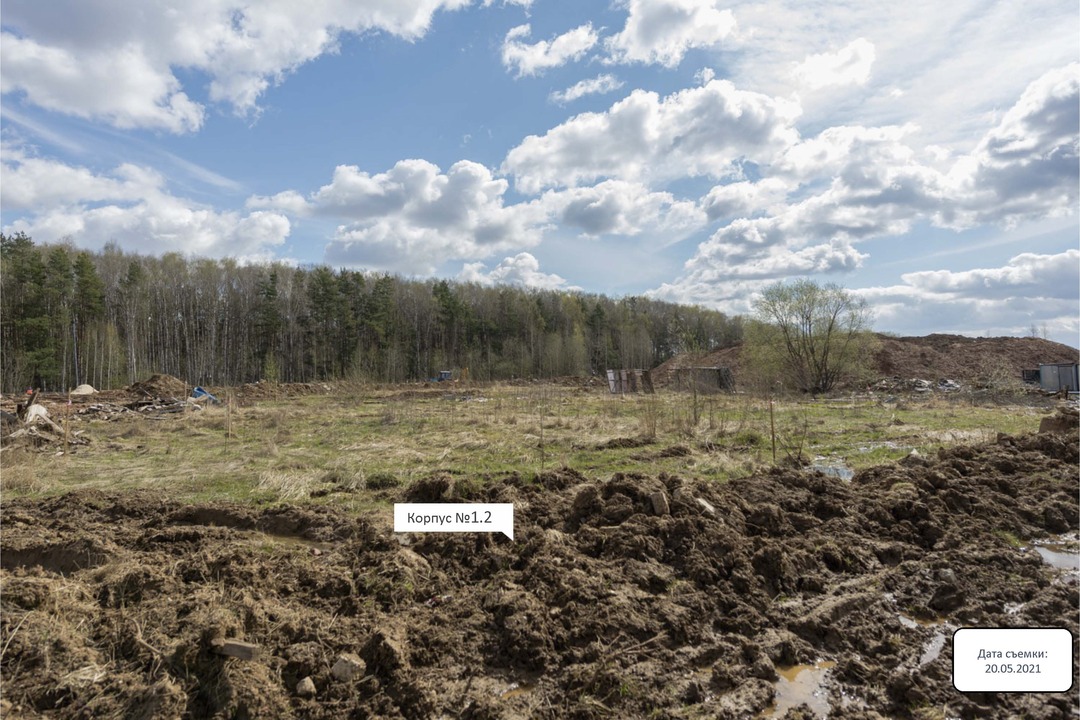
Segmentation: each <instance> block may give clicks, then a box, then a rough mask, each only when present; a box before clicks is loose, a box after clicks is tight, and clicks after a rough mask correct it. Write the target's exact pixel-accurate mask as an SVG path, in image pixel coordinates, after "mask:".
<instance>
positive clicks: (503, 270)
mask: <svg viewBox="0 0 1080 720" xmlns="http://www.w3.org/2000/svg"><path fill="white" fill-rule="evenodd" d="M457 279H458V280H460V281H462V282H474V283H479V284H481V285H489V286H490V285H519V286H521V287H530V288H539V289H542V290H580V289H581V288H579V287H576V286H573V285H569V284H568V283H567V281H566V279H565V278H562V277H560V276H558V275H555V274H551V273H543V272H540V263H539V262H538V261H537V259H536V258H535V257H533V256H532V254H530V253H527V252H522V253H518V254H517V255H515V256H514V257H508V258H504V259H503V261H502V262H500V263H499V264H498V265H497V266H495V268H494V269H493V270H492V271H491V272H487V266H486V265H484V263H481V262H475V263H465V266H464V267H463V268H462V270H461V272H460V273H459V274H458V277H457Z"/></svg>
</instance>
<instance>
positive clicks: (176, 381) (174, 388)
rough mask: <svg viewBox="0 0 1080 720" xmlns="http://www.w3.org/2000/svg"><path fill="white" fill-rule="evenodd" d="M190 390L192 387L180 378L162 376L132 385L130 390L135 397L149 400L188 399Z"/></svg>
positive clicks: (158, 375)
mask: <svg viewBox="0 0 1080 720" xmlns="http://www.w3.org/2000/svg"><path fill="white" fill-rule="evenodd" d="M190 390H191V386H189V385H188V384H187V383H186V382H184V381H183V380H181V379H180V378H177V377H173V376H172V375H162V374H157V375H153V376H151V377H149V378H147V379H146V380H140V381H139V382H136V383H132V385H131V387H129V388H128V392H130V393H132V394H133V395H136V396H139V397H149V398H186V397H187V396H188V393H189V392H190Z"/></svg>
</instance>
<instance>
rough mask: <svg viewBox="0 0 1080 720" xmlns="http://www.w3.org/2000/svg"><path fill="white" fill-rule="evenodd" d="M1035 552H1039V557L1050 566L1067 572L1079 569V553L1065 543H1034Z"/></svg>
mask: <svg viewBox="0 0 1080 720" xmlns="http://www.w3.org/2000/svg"><path fill="white" fill-rule="evenodd" d="M1035 552H1037V553H1039V557H1041V558H1042V560H1043V562H1044V563H1046V564H1047V565H1049V566H1050V567H1055V568H1057V569H1058V570H1068V571H1069V572H1078V571H1080V553H1078V552H1076V551H1075V550H1072V549H1070V548H1068V547H1067V546H1065V545H1056V544H1053V545H1051V544H1047V545H1036V546H1035Z"/></svg>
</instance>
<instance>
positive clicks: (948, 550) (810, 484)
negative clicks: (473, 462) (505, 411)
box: [0, 435, 1080, 719]
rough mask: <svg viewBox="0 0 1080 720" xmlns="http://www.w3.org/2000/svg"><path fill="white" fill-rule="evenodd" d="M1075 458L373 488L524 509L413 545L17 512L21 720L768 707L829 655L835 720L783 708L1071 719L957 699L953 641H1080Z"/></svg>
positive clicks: (15, 691)
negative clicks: (1067, 539) (798, 668)
mask: <svg viewBox="0 0 1080 720" xmlns="http://www.w3.org/2000/svg"><path fill="white" fill-rule="evenodd" d="M1077 463H1078V448H1077V441H1076V438H1075V436H1073V437H1067V436H1055V435H1040V436H1030V437H1023V438H1011V437H1005V436H1002V437H1001V438H1000V439H999V441H998V442H997V443H993V444H988V445H984V446H979V447H967V448H954V449H951V450H943V451H942V452H941V453H940V455H939V456H938V457H935V458H932V459H924V458H919V457H911V458H909V459H907V460H905V461H903V462H901V463H897V464H890V465H886V466H882V467H878V468H873V469H870V470H867V471H864V472H862V473H860V474H858V475H857V476H856V477H855V478H854V480H852V481H851V482H844V481H841V480H839V479H836V478H831V477H826V476H824V475H821V474H816V473H811V472H805V471H795V470H780V469H778V470H775V471H773V472H770V473H767V474H763V475H758V476H755V477H750V478H746V479H742V480H738V481H733V482H730V483H727V484H714V483H698V482H685V481H683V480H680V479H679V478H675V477H669V476H660V477H648V476H627V475H616V476H614V477H612V478H610V479H608V480H604V481H592V480H588V479H586V478H584V477H582V476H580V475H577V474H575V473H573V472H570V471H563V472H556V473H549V474H545V475H541V476H539V477H537V478H521V477H517V476H512V477H507V478H503V479H501V480H497V481H492V482H489V483H487V484H479V483H473V482H469V481H467V480H465V479H458V480H456V481H454V480H453V479H451V478H450V477H434V478H430V479H428V480H425V481H421V482H419V483H417V484H415V485H413V486H411V487H409V488H406V489H405V490H403V491H388V492H397V493H400V494H399V495H397V496H391V495H386V496H384V497H386V498H388V499H389V498H392V499H397V500H400V499H408V500H411V501H443V500H446V501H453V500H470V501H491V502H513V503H514V504H515V512H516V541H515V542H510V541H509V540H507V539H505V538H503V537H502V536H497V537H496V536H493V535H488V534H466V535H460V534H440V533H431V534H427V535H417V536H411V537H410V538H399V537H396V536H394V534H393V533H392V532H390V528H389V527H388V526H387V523H388V517H389V509H387V511H386V512H385V513H384V515H385V516H386V517H385V518H383V519H380V520H378V521H377V522H375V523H374V524H373V522H369V521H365V520H357V519H352V518H348V517H345V516H343V515H340V514H338V513H336V512H335V511H333V510H331V509H325V508H306V509H302V508H296V507H288V506H286V507H277V508H272V509H266V510H261V511H256V510H253V509H250V508H245V507H240V506H233V505H226V504H215V505H203V506H178V505H176V504H173V503H170V502H163V501H161V500H160V499H159V497H157V496H156V495H154V494H151V493H147V494H145V495H138V494H128V495H115V496H113V495H102V494H96V493H95V494H90V493H75V494H70V495H66V496H63V497H59V498H51V499H45V500H34V501H32V500H16V501H12V502H8V503H5V504H4V506H3V509H2V522H3V528H4V533H3V554H2V556H0V564H2V571H0V579H2V581H3V583H2V609H3V613H2V616H0V631H2V632H0V647H2V648H3V656H2V660H0V667H2V670H3V675H4V684H3V710H4V713H3V714H4V716H5V717H35V716H38V715H39V714H47V715H48V716H49V717H58V718H91V717H139V718H175V717H198V718H203V717H207V718H209V717H213V718H236V717H253V718H254V717H260V718H261V717H266V718H271V717H273V718H286V717H304V718H341V717H385V718H401V717H403V718H433V717H463V718H518V717H536V718H552V719H554V718H602V717H603V718H607V717H619V718H658V717H661V718H690V717H695V718H696V717H718V718H752V717H756V716H758V713H761V712H762V711H766V710H767V709H768V708H769V706H770V703H771V702H773V701H774V695H775V694H776V693H777V689H778V688H782V687H784V685H783V683H782V682H781V681H780V680H779V679H778V676H777V672H778V669H780V670H783V669H784V668H785V667H786V666H791V665H797V664H803V663H805V664H810V663H814V662H815V661H819V660H821V661H830V662H832V663H835V665H834V666H832V667H831V669H828V670H822V671H820V672H821V673H822V674H823V675H824V681H823V682H824V684H823V689H824V695H823V696H822V697H816V698H815V697H812V696H807V697H805V698H804V699H805V700H806V701H807V702H811V703H823V704H824V706H823V707H817V708H816V709H815V707H813V706H812V705H805V706H801V707H796V708H795V709H793V710H791V711H790V712H787V711H786V710H784V709H782V708H783V707H785V706H784V705H783V701H784V698H783V697H779V698H777V699H778V700H780V701H781V709H780V710H778V711H777V713H776V715H775V716H780V715H782V714H783V713H785V712H786V713H787V714H786V717H788V718H812V717H815V716H819V717H821V716H824V714H825V713H829V715H830V717H835V718H880V717H887V718H925V717H962V718H983V717H1001V718H1005V717H1017V718H1020V717H1022V718H1045V719H1050V718H1065V717H1070V716H1072V715H1073V714H1074V713H1076V712H1077V710H1078V705H1077V699H1076V695H1075V693H1058V694H1038V693H1028V694H1025V693H1019V694H1004V693H1002V694H995V693H977V694H961V693H959V692H957V691H955V690H954V689H953V686H952V681H951V672H952V670H951V668H952V657H951V652H952V650H951V642H949V640H948V638H949V637H951V633H952V631H953V630H954V629H955V628H957V627H959V626H961V625H963V626H978V627H1064V628H1068V629H1069V630H1070V631H1071V632H1072V633H1073V635H1074V637H1077V636H1078V635H1080V633H1078V630H1080V628H1078V627H1077V615H1076V598H1077V592H1078V587H1077V575H1076V573H1074V572H1067V571H1061V570H1055V569H1054V568H1052V567H1050V566H1048V565H1046V564H1044V563H1043V562H1042V561H1041V560H1040V555H1039V554H1038V553H1036V551H1035V548H1034V547H1033V546H1032V543H1033V542H1034V541H1035V540H1036V539H1039V538H1048V537H1050V536H1055V535H1059V534H1061V533H1067V532H1075V531H1076V530H1077V523H1078V507H1077V494H1076V488H1077V483H1078V470H1077ZM380 517H382V516H380ZM401 540H406V542H405V544H403V543H402V542H400V541H401ZM224 640H229V641H234V640H235V641H240V643H251V644H254V645H255V646H256V647H255V648H252V647H250V646H247V645H243V644H240V643H232V646H233V647H236V648H239V650H238V653H239V654H240V655H245V656H251V655H255V654H256V651H258V654H257V657H254V658H253V659H241V658H236V657H226V656H223V655H222V654H221V650H222V648H223V646H222V644H221V643H222V641H224ZM227 646H228V644H227V645H226V647H227ZM348 653H352V654H354V655H355V657H349V656H347V654H348ZM1076 654H1077V650H1076V647H1074V655H1076ZM343 656H344V657H343ZM305 678H310V684H309V683H308V682H307V681H304V680H305ZM301 681H304V682H301ZM298 688H300V690H301V691H302V692H298ZM311 693H314V694H311ZM928 709H933V710H934V712H937V713H938V714H936V715H931V714H926V713H927V710H928Z"/></svg>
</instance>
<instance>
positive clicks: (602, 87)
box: [548, 73, 624, 105]
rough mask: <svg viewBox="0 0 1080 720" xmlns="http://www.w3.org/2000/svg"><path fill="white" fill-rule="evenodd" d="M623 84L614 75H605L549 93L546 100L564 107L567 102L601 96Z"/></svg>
mask: <svg viewBox="0 0 1080 720" xmlns="http://www.w3.org/2000/svg"><path fill="white" fill-rule="evenodd" d="M623 84H624V83H623V81H622V80H619V79H618V78H617V77H615V76H614V75H611V74H608V73H605V74H603V75H597V76H596V77H594V78H590V79H588V80H582V81H581V82H578V83H575V84H573V85H571V86H570V87H568V88H566V89H565V90H557V91H555V92H553V93H551V94H550V95H549V96H548V99H549V100H550V101H551V102H553V103H558V104H559V105H565V104H566V103H568V102H573V101H574V100H577V99H579V98H583V97H585V96H586V95H602V94H604V93H609V92H613V91H615V90H618V89H619V88H621V87H622V86H623Z"/></svg>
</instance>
